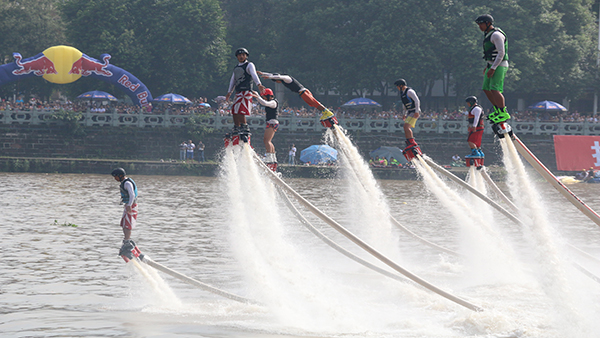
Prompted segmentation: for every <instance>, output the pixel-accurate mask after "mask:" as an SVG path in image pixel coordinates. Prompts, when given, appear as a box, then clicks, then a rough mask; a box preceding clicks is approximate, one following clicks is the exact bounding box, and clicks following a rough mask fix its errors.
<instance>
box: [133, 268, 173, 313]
mask: <svg viewBox="0 0 600 338" xmlns="http://www.w3.org/2000/svg"><path fill="white" fill-rule="evenodd" d="M128 266H130V267H133V269H134V270H135V273H136V276H137V278H134V284H133V285H134V290H135V291H134V292H135V293H136V294H135V297H139V298H141V299H145V300H146V301H148V302H149V307H150V308H165V309H177V308H180V307H181V305H182V303H181V301H180V300H179V298H178V297H177V295H176V294H175V293H174V292H173V290H172V289H171V287H170V286H169V285H168V284H167V282H165V280H164V279H163V278H162V277H161V276H160V275H159V274H158V272H157V271H156V270H154V269H153V268H151V267H149V266H147V265H146V264H144V263H141V262H138V261H137V260H131V261H130V262H129V263H128ZM139 298H138V299H139Z"/></svg>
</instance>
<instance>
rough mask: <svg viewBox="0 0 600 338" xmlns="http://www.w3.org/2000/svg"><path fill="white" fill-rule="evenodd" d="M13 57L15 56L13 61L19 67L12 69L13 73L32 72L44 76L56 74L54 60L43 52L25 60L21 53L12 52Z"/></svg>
mask: <svg viewBox="0 0 600 338" xmlns="http://www.w3.org/2000/svg"><path fill="white" fill-rule="evenodd" d="M13 58H15V63H16V64H17V66H18V67H19V69H15V70H13V71H12V73H13V74H14V75H24V74H29V73H33V74H34V75H36V76H44V75H46V74H58V72H57V71H56V68H54V62H52V60H50V59H49V58H47V57H46V55H44V54H43V53H40V54H38V55H36V56H34V57H31V58H29V59H25V60H23V56H21V54H19V53H14V54H13ZM21 60H23V61H21Z"/></svg>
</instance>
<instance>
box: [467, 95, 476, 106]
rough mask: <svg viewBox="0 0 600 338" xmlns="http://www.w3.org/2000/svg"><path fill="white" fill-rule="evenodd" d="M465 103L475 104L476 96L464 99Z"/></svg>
mask: <svg viewBox="0 0 600 338" xmlns="http://www.w3.org/2000/svg"><path fill="white" fill-rule="evenodd" d="M465 102H469V103H470V104H471V105H474V104H476V103H477V96H469V97H467V98H466V99H465Z"/></svg>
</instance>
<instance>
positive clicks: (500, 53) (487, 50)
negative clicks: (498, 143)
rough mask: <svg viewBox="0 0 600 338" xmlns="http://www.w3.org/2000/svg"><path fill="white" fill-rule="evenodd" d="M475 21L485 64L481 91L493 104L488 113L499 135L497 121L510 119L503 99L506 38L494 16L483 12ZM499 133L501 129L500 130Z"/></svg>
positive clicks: (506, 59) (506, 57)
mask: <svg viewBox="0 0 600 338" xmlns="http://www.w3.org/2000/svg"><path fill="white" fill-rule="evenodd" d="M475 23H477V25H479V29H480V30H481V31H482V32H483V59H484V60H485V61H486V62H487V65H486V67H485V69H484V71H483V92H484V93H485V95H486V96H487V98H488V100H490V102H491V103H492V104H493V105H494V111H493V112H491V113H490V114H488V119H489V120H490V121H491V122H492V124H493V125H492V129H493V130H494V133H496V134H497V135H499V129H501V128H500V126H498V124H499V123H502V122H505V121H506V120H508V119H510V114H509V113H508V111H507V110H506V104H505V101H504V95H502V92H503V91H504V77H505V76H506V71H507V70H508V39H507V38H506V34H505V33H504V32H503V31H502V30H501V29H499V28H496V27H494V18H493V17H492V16H491V15H489V14H484V15H481V16H479V17H477V19H475ZM500 133H501V131H500Z"/></svg>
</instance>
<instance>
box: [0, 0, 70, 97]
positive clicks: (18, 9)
mask: <svg viewBox="0 0 600 338" xmlns="http://www.w3.org/2000/svg"><path fill="white" fill-rule="evenodd" d="M56 2H57V0H20V1H11V0H0V35H1V36H2V39H0V53H1V54H0V57H1V58H2V63H3V64H4V63H9V62H13V61H14V59H13V56H12V54H13V53H15V52H16V53H20V54H21V55H23V57H24V58H28V57H31V56H34V55H36V54H38V53H40V52H42V51H44V50H45V49H46V48H49V47H52V46H55V45H60V44H64V43H65V41H66V39H65V34H64V29H63V22H62V19H61V17H60V12H59V10H58V9H57V6H56ZM51 91H52V85H51V84H50V83H49V82H47V81H45V80H42V79H41V78H35V79H27V80H25V81H18V82H15V83H12V84H9V85H6V86H3V87H0V94H1V95H3V96H12V94H19V93H22V94H24V95H26V96H28V95H29V94H31V93H35V94H39V95H41V96H43V97H48V96H49V95H50V93H51Z"/></svg>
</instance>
